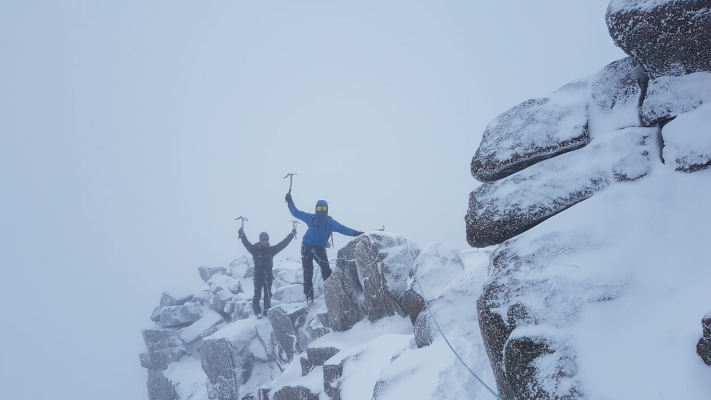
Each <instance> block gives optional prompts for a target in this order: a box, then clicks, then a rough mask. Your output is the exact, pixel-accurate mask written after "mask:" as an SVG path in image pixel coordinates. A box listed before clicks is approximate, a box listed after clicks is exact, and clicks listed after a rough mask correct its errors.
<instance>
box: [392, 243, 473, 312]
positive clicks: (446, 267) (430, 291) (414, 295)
mask: <svg viewBox="0 0 711 400" xmlns="http://www.w3.org/2000/svg"><path fill="white" fill-rule="evenodd" d="M462 272H464V261H463V260H462V252H461V251H460V250H459V249H457V248H456V247H454V246H451V245H448V244H444V243H431V244H429V245H427V246H426V247H425V249H424V250H422V252H421V253H420V255H419V256H418V257H417V259H416V260H415V267H414V269H413V270H412V272H411V274H410V277H409V279H408V281H407V290H406V291H405V296H404V298H403V306H402V308H403V311H405V314H406V315H409V316H410V321H411V322H412V325H415V323H416V321H417V317H418V316H419V315H420V313H421V312H422V311H423V310H424V309H425V302H426V299H425V298H424V297H422V295H423V293H424V295H425V296H427V300H429V299H434V298H435V297H437V296H438V295H439V293H440V292H441V291H442V289H444V288H445V287H446V286H447V285H448V284H450V283H451V282H452V281H453V280H454V278H456V277H457V276H458V275H460V274H461V273H462Z"/></svg>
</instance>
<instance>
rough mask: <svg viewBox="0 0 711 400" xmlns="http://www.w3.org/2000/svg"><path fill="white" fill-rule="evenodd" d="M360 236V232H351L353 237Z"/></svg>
mask: <svg viewBox="0 0 711 400" xmlns="http://www.w3.org/2000/svg"><path fill="white" fill-rule="evenodd" d="M362 234H363V232H361V231H355V232H353V236H360V235H362Z"/></svg>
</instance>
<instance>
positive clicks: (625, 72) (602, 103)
mask: <svg viewBox="0 0 711 400" xmlns="http://www.w3.org/2000/svg"><path fill="white" fill-rule="evenodd" d="M590 81H591V85H590V88H591V92H590V100H589V106H588V111H589V114H590V120H589V122H588V125H589V127H588V128H589V131H590V137H595V136H598V135H601V134H606V133H609V132H613V131H616V130H619V129H623V128H629V127H635V126H640V115H639V103H640V102H641V101H642V99H643V98H644V96H645V89H646V88H647V85H648V82H649V77H648V76H647V74H646V73H645V72H644V70H643V69H642V68H641V67H640V66H639V63H638V62H637V61H636V60H635V59H634V58H632V57H627V58H624V59H622V60H619V61H615V62H612V63H610V64H609V65H607V66H605V68H603V69H601V70H600V71H599V72H598V73H597V74H595V75H594V76H592V77H591V78H590Z"/></svg>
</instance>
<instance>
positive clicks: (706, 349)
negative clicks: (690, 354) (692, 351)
mask: <svg viewBox="0 0 711 400" xmlns="http://www.w3.org/2000/svg"><path fill="white" fill-rule="evenodd" d="M701 327H702V328H703V336H702V337H701V339H699V343H698V344H697V345H696V353H697V354H698V355H699V357H701V359H702V360H704V362H705V363H706V365H708V366H709V367H711V312H708V313H707V314H706V316H705V317H704V319H703V320H702V321H701Z"/></svg>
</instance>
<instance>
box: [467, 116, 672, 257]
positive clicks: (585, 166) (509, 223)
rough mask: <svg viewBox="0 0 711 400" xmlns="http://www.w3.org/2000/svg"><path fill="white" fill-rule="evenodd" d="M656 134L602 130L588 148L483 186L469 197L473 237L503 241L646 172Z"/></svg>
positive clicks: (486, 242)
mask: <svg viewBox="0 0 711 400" xmlns="http://www.w3.org/2000/svg"><path fill="white" fill-rule="evenodd" d="M656 137H657V130H656V128H627V129H623V130H620V131H618V132H615V134H614V135H613V134H609V135H601V136H599V137H596V138H595V139H594V141H593V142H591V143H590V145H588V146H586V147H585V148H583V149H580V150H577V151H574V152H570V153H566V154H563V155H560V156H558V157H555V158H553V159H550V160H546V161H544V162H540V163H538V164H536V165H534V166H532V167H529V168H527V169H525V170H523V171H521V172H518V173H516V174H514V175H512V176H510V177H508V178H505V179H502V180H500V181H497V182H491V183H486V184H484V185H481V186H480V187H478V188H477V189H476V190H474V191H473V192H472V193H471V194H470V197H469V211H468V213H467V216H466V222H467V241H468V242H469V244H470V245H471V246H473V247H486V246H491V245H495V244H500V243H503V242H504V241H505V240H507V239H510V238H512V237H514V236H516V235H518V234H520V233H522V232H525V231H526V230H528V229H530V228H532V227H534V226H536V225H538V224H539V223H541V222H543V221H545V220H546V219H548V218H550V217H552V216H553V215H555V214H557V213H559V212H561V211H563V210H565V209H567V208H569V207H571V206H573V205H574V204H576V203H578V202H581V201H583V200H585V199H588V198H590V197H591V196H593V195H594V194H595V193H596V192H599V191H600V190H602V189H605V188H606V187H608V186H609V185H611V184H613V183H615V182H621V181H634V180H637V179H639V178H641V177H643V176H645V175H646V174H647V173H648V172H649V168H650V159H651V158H650V155H651V154H658V153H659V151H658V149H657V148H656V145H657V143H656Z"/></svg>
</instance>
